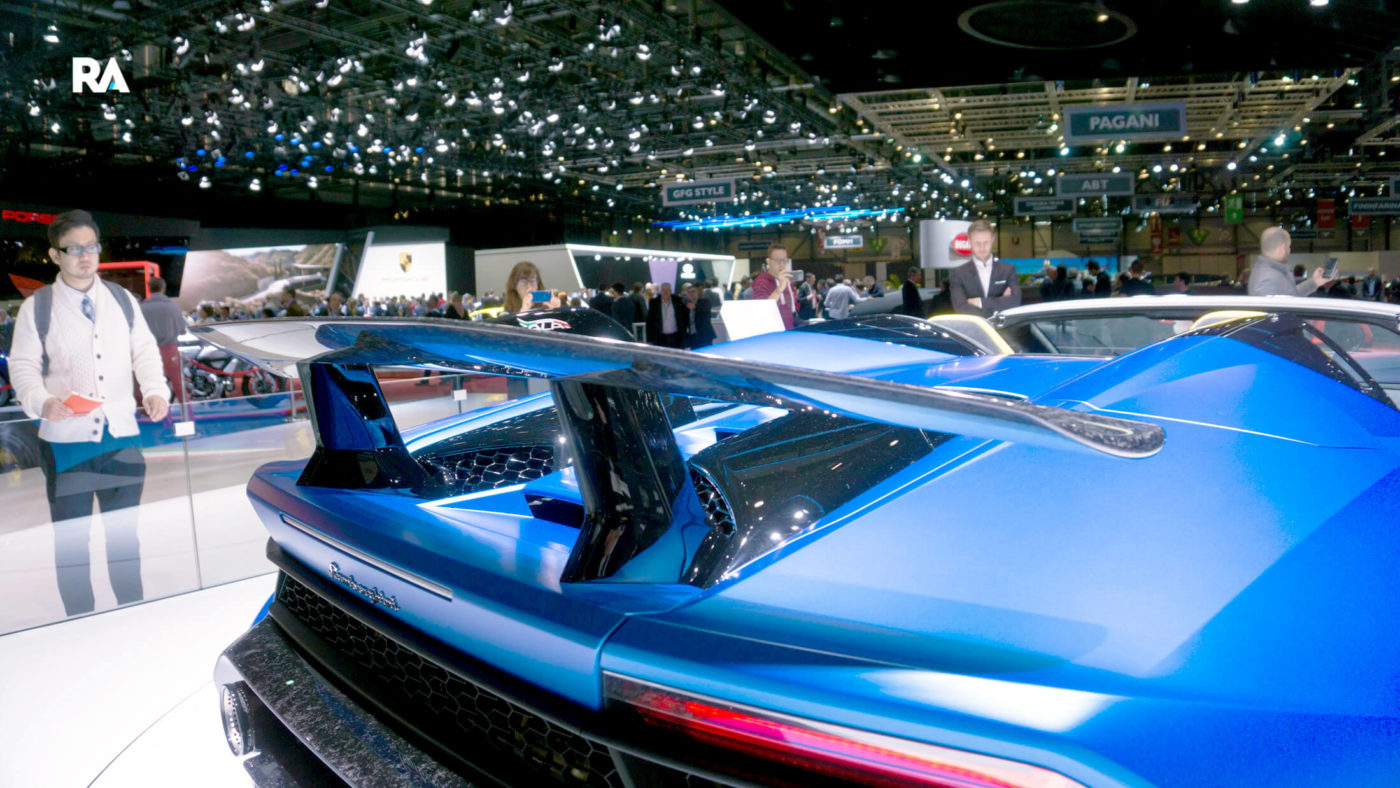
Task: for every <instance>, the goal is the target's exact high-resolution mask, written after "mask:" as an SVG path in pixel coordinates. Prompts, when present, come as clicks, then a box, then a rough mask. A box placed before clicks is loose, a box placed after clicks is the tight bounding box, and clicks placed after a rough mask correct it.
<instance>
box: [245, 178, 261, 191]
mask: <svg viewBox="0 0 1400 788" xmlns="http://www.w3.org/2000/svg"><path fill="white" fill-rule="evenodd" d="M248 191H250V192H260V191H262V181H261V180H259V179H257V178H254V179H253V180H252V181H251V182H249V184H248Z"/></svg>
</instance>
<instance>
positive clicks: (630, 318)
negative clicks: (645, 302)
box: [612, 282, 637, 333]
mask: <svg viewBox="0 0 1400 788" xmlns="http://www.w3.org/2000/svg"><path fill="white" fill-rule="evenodd" d="M612 295H613V302H612V319H613V320H616V321H617V322H619V323H621V324H622V327H623V328H625V329H627V330H628V331H632V332H634V333H635V332H636V329H635V328H633V327H632V324H633V323H635V322H637V305H636V304H635V303H633V301H632V299H631V298H628V297H627V286H626V285H624V284H622V283H621V282H613V286H612Z"/></svg>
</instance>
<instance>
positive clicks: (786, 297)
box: [753, 243, 797, 328]
mask: <svg viewBox="0 0 1400 788" xmlns="http://www.w3.org/2000/svg"><path fill="white" fill-rule="evenodd" d="M791 266H792V260H791V259H789V258H788V251H787V248H786V247H784V246H783V245H782V244H780V243H774V244H771V245H769V247H768V260H767V270H765V271H764V272H763V273H761V274H759V275H758V276H755V277H754V278H753V297H754V299H755V300H758V299H764V298H766V299H768V300H769V301H776V302H778V314H779V315H780V316H782V318H783V328H792V327H793V324H794V321H793V316H794V314H795V313H796V312H797V291H796V290H795V289H793V286H792V267H791Z"/></svg>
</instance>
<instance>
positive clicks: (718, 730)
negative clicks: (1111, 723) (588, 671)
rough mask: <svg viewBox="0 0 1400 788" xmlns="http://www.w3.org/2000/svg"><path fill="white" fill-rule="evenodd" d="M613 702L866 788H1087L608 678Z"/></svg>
mask: <svg viewBox="0 0 1400 788" xmlns="http://www.w3.org/2000/svg"><path fill="white" fill-rule="evenodd" d="M604 689H605V691H606V693H607V696H608V699H609V701H611V702H612V703H615V704H620V705H622V706H624V707H627V708H630V709H631V710H632V711H633V712H635V713H636V714H638V715H640V716H641V717H642V719H644V720H645V721H646V722H648V723H649V724H652V725H656V726H659V727H663V728H668V729H670V730H673V731H678V732H681V733H684V734H685V735H687V736H689V737H691V738H694V739H696V740H699V741H702V742H705V743H707V744H711V745H714V746H716V747H720V748H722V749H725V750H730V751H736V752H741V753H744V754H746V755H750V756H754V757H757V758H761V759H763V760H766V761H770V762H774V763H779V764H782V765H785V766H789V767H792V768H795V769H800V770H802V771H804V772H808V773H817V774H821V775H824V776H826V777H829V778H831V779H834V780H841V781H846V782H852V783H856V784H860V785H882V786H938V788H1083V786H1082V784H1080V783H1078V782H1075V781H1074V780H1071V779H1069V778H1068V777H1065V776H1064V775H1061V774H1058V773H1056V772H1052V771H1050V770H1049V769H1043V768H1041V767H1039V766H1032V765H1030V764H1027V763H1021V762H1020V761H1010V760H1006V759H1003V758H994V757H991V756H988V755H980V754H978V753H973V752H968V751H966V750H955V749H952V748H950V747H940V746H938V745H936V744H926V743H924V742H916V741H909V740H907V739H900V738H896V737H894V736H885V735H883V734H879V733H871V732H869V731H863V730H858V729H855V728H846V727H843V726H840V725H832V724H829V723H825V722H818V721H816V720H807V719H802V718H799V717H793V716H790V715H787V714H781V713H778V712H772V711H765V710H763V709H756V708H753V707H750V706H742V705H739V704H734V703H729V702H726V701H722V700H717V699H715V698H707V697H702V696H699V695H692V694H689V693H686V692H682V691H679V690H675V689H671V688H669V687H663V686H660V685H657V684H652V683H650V682H645V681H641V680H639V679H633V678H628V677H626V676H619V675H617V674H613V673H608V674H605V686H604Z"/></svg>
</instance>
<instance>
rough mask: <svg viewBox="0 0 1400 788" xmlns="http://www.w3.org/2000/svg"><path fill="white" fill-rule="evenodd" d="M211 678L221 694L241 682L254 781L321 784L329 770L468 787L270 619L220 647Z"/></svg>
mask: <svg viewBox="0 0 1400 788" xmlns="http://www.w3.org/2000/svg"><path fill="white" fill-rule="evenodd" d="M214 680H215V683H216V684H218V685H219V687H220V691H221V693H222V692H223V691H225V690H236V689H237V688H239V687H240V686H241V687H246V688H247V690H249V691H250V693H251V694H249V693H245V694H244V698H245V702H246V704H247V706H248V708H246V714H244V715H243V717H244V720H245V723H246V730H245V731H242V732H241V735H242V737H243V740H244V741H246V742H247V745H246V749H247V750H251V752H252V753H253V754H251V755H249V757H247V759H246V760H245V761H244V767H245V768H246V769H247V770H248V773H249V774H250V775H251V776H252V777H253V779H254V781H255V782H256V783H257V784H259V785H314V784H324V782H322V781H323V780H325V779H326V778H327V777H329V776H330V775H329V774H327V771H329V772H330V773H331V774H334V775H335V776H336V777H338V778H339V779H341V780H343V781H344V782H347V783H349V784H351V785H425V786H469V785H472V784H473V783H471V782H470V781H468V780H466V779H464V778H463V777H462V776H461V775H458V774H456V773H455V772H453V771H452V770H450V769H448V768H447V767H445V766H444V765H443V764H441V763H439V762H438V761H437V760H436V759H434V758H433V757H432V756H430V755H428V754H427V753H425V752H424V751H423V750H421V749H419V748H418V747H417V746H415V745H414V744H413V743H411V742H409V741H408V740H407V739H405V738H404V737H402V736H400V735H399V734H398V733H397V732H395V731H394V730H393V729H391V728H389V727H388V726H386V725H385V724H383V723H382V722H380V721H379V720H378V719H376V718H375V716H374V715H372V714H370V713H369V712H368V711H366V710H365V709H364V708H363V707H361V706H360V705H359V704H358V703H356V702H355V701H354V700H353V699H351V698H350V697H349V696H347V695H346V694H345V693H343V692H341V691H340V690H339V689H338V688H337V687H336V686H335V685H334V684H332V683H331V682H330V681H329V680H327V679H326V678H325V677H324V676H322V675H321V674H320V673H318V672H317V671H316V670H315V669H313V668H312V667H311V666H310V665H309V664H307V662H306V660H304V659H303V658H302V657H301V655H300V654H299V653H298V652H297V651H296V649H295V648H294V647H293V645H292V642H291V640H290V639H289V638H288V637H287V635H286V634H285V633H284V632H283V631H282V629H281V628H280V627H279V626H277V624H276V623H275V622H274V621H273V620H272V619H271V618H264V619H263V620H262V621H261V622H259V623H258V624H256V625H255V626H254V627H253V628H252V629H250V630H248V631H247V632H246V633H244V634H243V636H242V637H240V638H239V639H238V640H236V641H234V643H233V644H232V645H231V646H229V647H228V649H227V650H225V651H224V653H223V655H222V656H220V657H219V661H218V664H217V665H216V666H215V668H214ZM222 700H223V698H221V701H222ZM228 712H229V710H227V709H226V710H225V714H226V718H225V725H226V726H227V725H229V724H232V723H231V720H229V719H228V718H227V714H228Z"/></svg>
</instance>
